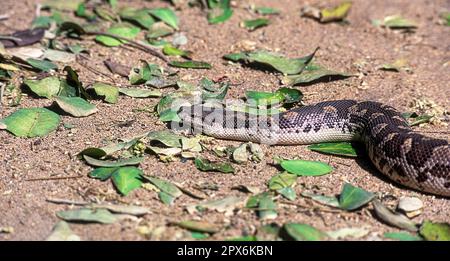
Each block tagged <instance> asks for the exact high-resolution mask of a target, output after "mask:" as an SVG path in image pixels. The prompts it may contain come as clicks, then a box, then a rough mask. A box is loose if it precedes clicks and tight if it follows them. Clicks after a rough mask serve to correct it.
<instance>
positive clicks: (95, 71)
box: [76, 56, 116, 84]
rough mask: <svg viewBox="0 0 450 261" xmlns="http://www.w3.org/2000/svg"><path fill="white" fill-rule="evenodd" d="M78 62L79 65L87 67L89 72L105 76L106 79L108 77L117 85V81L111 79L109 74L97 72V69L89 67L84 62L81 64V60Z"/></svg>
mask: <svg viewBox="0 0 450 261" xmlns="http://www.w3.org/2000/svg"><path fill="white" fill-rule="evenodd" d="M81 57H82V56H81ZM83 58H84V59H86V60H88V61H89V59H87V58H85V57H83ZM76 61H77V63H78V64H79V65H81V66H83V67H85V68H86V69H88V70H89V71H91V72H93V73H96V74H100V75H103V76H105V77H108V78H109V79H111V80H112V81H113V82H114V84H116V81H115V80H114V78H113V77H111V76H110V75H108V74H106V73H104V72H101V71H99V70H97V69H95V68H93V67H91V66H89V65H87V64H86V63H84V62H81V60H79V59H76Z"/></svg>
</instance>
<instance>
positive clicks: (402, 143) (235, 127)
mask: <svg viewBox="0 0 450 261" xmlns="http://www.w3.org/2000/svg"><path fill="white" fill-rule="evenodd" d="M177 115H178V117H179V118H180V119H181V121H180V122H181V123H182V125H183V127H184V128H188V129H189V131H190V132H193V133H202V134H205V135H207V136H212V137H214V138H218V139H227V140H236V141H247V142H254V143H263V144H269V145H302V144H313V143H323V142H344V141H347V142H360V143H362V144H363V145H364V147H365V150H366V152H367V154H368V156H369V158H370V160H371V162H372V163H373V165H375V167H376V168H377V169H378V170H379V172H381V173H382V174H384V175H385V176H387V177H388V178H389V179H390V180H392V181H394V182H397V183H398V184H400V185H403V186H406V187H408V188H411V189H414V190H417V191H419V192H422V193H428V194H434V195H438V196H443V197H450V144H449V142H448V141H447V140H444V139H436V138H431V137H427V136H425V135H422V134H420V133H417V132H415V131H414V130H413V129H412V128H411V126H410V125H409V124H408V121H407V120H406V119H405V118H404V117H403V116H402V114H401V113H400V112H399V111H398V110H396V109H395V108H394V107H392V106H390V105H387V104H383V103H380V102H376V101H356V100H334V101H324V102H319V103H317V104H312V105H306V106H301V107H295V108H293V109H290V110H287V111H284V112H278V113H275V114H272V115H259V114H257V113H250V112H248V111H247V112H246V111H236V110H231V109H228V108H227V107H226V106H225V105H222V106H216V105H215V106H209V105H207V104H206V103H203V104H202V103H200V104H195V105H188V106H181V107H180V109H179V111H178V114H177Z"/></svg>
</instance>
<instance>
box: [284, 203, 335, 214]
mask: <svg viewBox="0 0 450 261" xmlns="http://www.w3.org/2000/svg"><path fill="white" fill-rule="evenodd" d="M280 203H282V204H287V205H292V206H297V207H301V208H306V209H311V210H318V211H322V212H328V213H342V210H338V209H325V208H323V207H321V206H318V205H315V206H306V205H302V204H300V203H295V202H289V201H285V200H282V201H280Z"/></svg>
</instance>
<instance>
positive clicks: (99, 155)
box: [78, 148, 108, 159]
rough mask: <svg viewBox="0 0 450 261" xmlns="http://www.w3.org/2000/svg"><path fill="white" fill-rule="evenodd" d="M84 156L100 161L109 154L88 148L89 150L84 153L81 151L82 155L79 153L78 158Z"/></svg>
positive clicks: (101, 150)
mask: <svg viewBox="0 0 450 261" xmlns="http://www.w3.org/2000/svg"><path fill="white" fill-rule="evenodd" d="M83 155H87V156H89V157H92V158H95V159H100V158H102V157H104V156H106V155H108V154H107V153H106V151H105V150H103V149H99V148H87V149H84V150H83V151H81V152H80V153H78V156H83Z"/></svg>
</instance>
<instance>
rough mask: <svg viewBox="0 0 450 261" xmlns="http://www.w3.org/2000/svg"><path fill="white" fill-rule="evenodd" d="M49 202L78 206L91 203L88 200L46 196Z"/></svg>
mask: <svg viewBox="0 0 450 261" xmlns="http://www.w3.org/2000/svg"><path fill="white" fill-rule="evenodd" d="M45 200H46V201H48V202H51V203H55V204H68V205H77V206H85V205H88V204H90V203H89V202H86V201H74V200H69V199H61V198H46V199H45Z"/></svg>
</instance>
